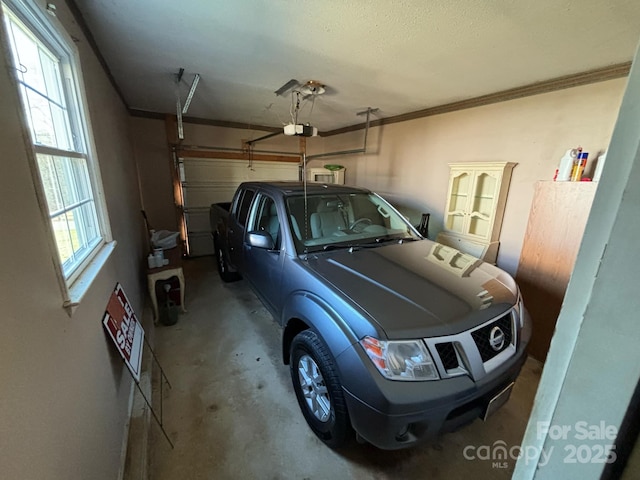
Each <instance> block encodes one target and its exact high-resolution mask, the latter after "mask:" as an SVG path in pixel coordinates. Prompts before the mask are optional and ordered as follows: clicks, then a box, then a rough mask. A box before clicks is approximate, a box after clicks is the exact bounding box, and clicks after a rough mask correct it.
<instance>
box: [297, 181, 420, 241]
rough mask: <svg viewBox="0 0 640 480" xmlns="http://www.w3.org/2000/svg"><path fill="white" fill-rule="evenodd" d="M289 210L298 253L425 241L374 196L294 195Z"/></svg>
mask: <svg viewBox="0 0 640 480" xmlns="http://www.w3.org/2000/svg"><path fill="white" fill-rule="evenodd" d="M287 209H288V213H289V222H290V224H291V231H292V233H293V237H294V241H295V243H296V248H297V250H298V253H305V252H311V251H318V250H323V249H324V250H327V249H329V248H338V247H340V246H344V247H351V246H362V245H375V244H382V243H384V242H385V241H393V240H395V241H398V240H400V239H407V240H418V239H420V238H421V237H420V236H419V235H418V234H417V233H416V231H415V230H414V229H413V227H412V226H411V225H410V224H409V222H408V221H407V220H406V219H405V218H404V217H402V216H401V215H400V214H399V213H398V212H397V211H396V210H395V209H394V208H393V207H392V206H391V205H389V204H388V203H387V202H386V201H385V200H384V199H382V198H381V197H379V196H378V195H376V194H374V193H348V194H342V193H341V194H335V193H325V194H318V195H307V196H306V197H305V196H302V195H301V196H292V197H288V198H287ZM330 246H335V247H330Z"/></svg>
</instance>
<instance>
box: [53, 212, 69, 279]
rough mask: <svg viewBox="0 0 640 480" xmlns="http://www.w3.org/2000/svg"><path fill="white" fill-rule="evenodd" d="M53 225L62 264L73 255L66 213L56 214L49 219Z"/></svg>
mask: <svg viewBox="0 0 640 480" xmlns="http://www.w3.org/2000/svg"><path fill="white" fill-rule="evenodd" d="M51 225H52V226H53V235H54V237H55V240H56V245H57V246H58V254H59V255H60V263H62V264H63V266H64V264H65V263H67V262H68V261H69V259H70V258H71V257H72V255H73V247H72V246H71V242H72V239H71V236H70V231H69V225H68V222H67V214H64V213H63V214H62V215H58V216H57V217H54V218H52V219H51Z"/></svg>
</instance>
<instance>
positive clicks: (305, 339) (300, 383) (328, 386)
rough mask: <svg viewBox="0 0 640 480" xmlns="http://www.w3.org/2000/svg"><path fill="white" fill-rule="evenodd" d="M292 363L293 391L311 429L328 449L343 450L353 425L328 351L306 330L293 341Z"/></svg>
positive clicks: (312, 333) (316, 337)
mask: <svg viewBox="0 0 640 480" xmlns="http://www.w3.org/2000/svg"><path fill="white" fill-rule="evenodd" d="M290 360H291V361H290V362H289V363H290V367H291V380H292V382H293V388H294V390H295V392H296V397H297V399H298V404H299V405H300V409H301V410H302V414H303V415H304V418H305V420H306V421H307V423H308V424H309V427H311V430H313V433H315V434H316V435H317V436H318V438H319V439H320V440H322V441H323V442H324V443H325V444H327V445H328V446H329V447H331V448H339V447H341V446H343V445H344V444H345V442H346V441H347V440H348V438H349V434H350V433H351V424H350V422H349V413H348V412H347V406H346V402H345V400H344V394H343V392H342V386H341V384H340V379H339V378H338V375H337V372H336V368H335V365H334V363H333V359H332V358H331V355H330V353H329V351H328V350H327V348H326V347H325V346H324V344H323V343H322V342H321V341H320V339H319V338H318V336H317V335H316V334H315V333H314V332H312V331H310V330H305V331H303V332H300V333H299V334H298V335H297V336H296V337H295V338H294V339H293V342H292V343H291V358H290Z"/></svg>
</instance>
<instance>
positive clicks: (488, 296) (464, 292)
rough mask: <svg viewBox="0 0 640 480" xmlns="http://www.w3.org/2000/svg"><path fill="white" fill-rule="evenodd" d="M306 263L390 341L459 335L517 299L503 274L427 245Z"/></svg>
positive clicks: (323, 256)
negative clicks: (348, 300)
mask: <svg viewBox="0 0 640 480" xmlns="http://www.w3.org/2000/svg"><path fill="white" fill-rule="evenodd" d="M305 263H306V265H307V268H309V269H310V270H311V271H312V272H313V273H314V274H315V275H318V276H320V277H322V279H323V280H324V283H325V284H329V285H331V286H332V287H333V289H334V290H336V291H338V292H340V293H342V295H344V296H345V297H347V298H348V299H350V301H351V302H352V304H353V305H354V307H356V308H357V309H359V310H360V312H361V313H362V315H364V316H365V317H367V318H368V319H369V320H370V321H371V322H373V323H374V326H375V325H377V329H378V330H380V329H381V330H382V332H381V333H383V334H384V335H386V337H387V338H388V339H402V338H423V337H430V336H440V335H450V334H456V333H460V332H462V331H464V330H468V329H469V328H472V327H475V326H477V325H479V324H481V323H483V322H486V321H488V320H490V319H492V318H494V317H495V316H497V315H499V314H501V313H503V312H505V311H506V310H508V309H509V308H511V307H512V306H513V305H514V304H515V303H516V302H517V297H518V288H517V286H516V284H515V282H514V280H513V278H511V276H510V275H509V274H507V273H506V272H504V271H503V270H500V269H499V268H497V267H494V266H493V265H489V264H487V263H484V262H482V261H480V260H478V259H477V258H475V257H472V256H470V255H465V254H462V253H460V252H459V251H457V250H455V249H453V248H451V247H446V246H443V245H440V244H438V243H435V242H432V241H430V240H420V241H414V242H407V243H402V244H387V245H382V246H378V247H374V248H366V247H362V248H357V247H356V248H354V249H342V250H333V251H328V252H322V253H317V254H309V255H308V256H307V259H306V262H305Z"/></svg>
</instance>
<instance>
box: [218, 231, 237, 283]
mask: <svg viewBox="0 0 640 480" xmlns="http://www.w3.org/2000/svg"><path fill="white" fill-rule="evenodd" d="M213 247H214V250H215V252H216V264H217V266H218V273H219V274H220V279H221V280H222V281H223V282H226V283H229V282H235V281H236V280H240V274H239V273H238V272H231V271H229V264H227V259H226V258H225V256H224V252H223V251H222V248H220V243H219V242H218V241H217V240H216V239H214V241H213Z"/></svg>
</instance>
